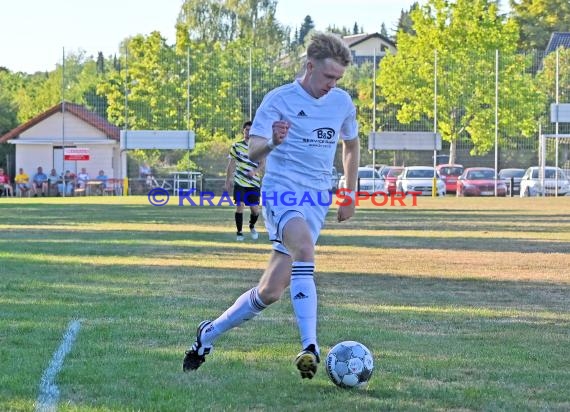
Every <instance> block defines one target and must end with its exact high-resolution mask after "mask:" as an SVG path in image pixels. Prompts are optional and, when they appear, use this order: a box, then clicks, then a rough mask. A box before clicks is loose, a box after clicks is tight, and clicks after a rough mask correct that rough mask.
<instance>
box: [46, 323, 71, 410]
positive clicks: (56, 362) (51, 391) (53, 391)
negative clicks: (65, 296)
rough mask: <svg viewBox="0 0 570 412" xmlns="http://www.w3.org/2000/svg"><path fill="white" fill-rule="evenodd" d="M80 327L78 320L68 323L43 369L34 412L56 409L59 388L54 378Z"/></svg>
mask: <svg viewBox="0 0 570 412" xmlns="http://www.w3.org/2000/svg"><path fill="white" fill-rule="evenodd" d="M80 327H81V323H80V322H79V321H78V320H74V321H72V322H70V323H69V327H68V328H67V331H66V332H65V334H64V335H63V339H62V341H61V344H60V345H59V348H58V349H57V351H56V352H55V353H54V354H53V357H52V358H51V362H50V364H49V366H48V367H47V369H46V370H45V371H44V373H43V375H42V379H41V380H40V394H39V395H38V399H37V401H36V412H48V411H50V412H53V411H55V410H56V409H57V401H58V398H59V389H58V387H57V385H56V384H55V378H56V376H57V374H58V373H59V371H60V370H61V368H62V366H63V360H64V359H65V356H66V355H67V354H68V353H69V352H70V351H71V346H72V345H73V342H74V341H75V338H76V337H77V333H78V332H79V328H80Z"/></svg>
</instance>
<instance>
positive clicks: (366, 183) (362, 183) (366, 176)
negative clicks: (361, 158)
mask: <svg viewBox="0 0 570 412" xmlns="http://www.w3.org/2000/svg"><path fill="white" fill-rule="evenodd" d="M358 184H359V186H358V190H359V191H361V192H366V193H368V194H372V193H374V192H382V189H383V187H384V181H383V180H382V178H381V177H380V174H379V173H378V171H377V170H374V169H373V168H371V167H359V168H358ZM338 187H339V189H343V188H346V180H345V177H344V175H342V176H341V178H340V181H339V182H338Z"/></svg>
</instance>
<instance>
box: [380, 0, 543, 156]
mask: <svg viewBox="0 0 570 412" xmlns="http://www.w3.org/2000/svg"><path fill="white" fill-rule="evenodd" d="M411 18H412V21H413V29H414V31H415V32H416V34H415V35H413V34H409V33H406V32H403V31H400V32H399V33H398V53H397V54H396V55H388V56H386V57H385V58H384V59H383V60H382V61H381V64H380V66H381V68H380V74H379V83H380V85H381V90H382V93H383V94H384V95H385V97H386V99H387V101H388V102H389V103H392V104H396V105H398V107H399V110H398V115H397V117H398V120H399V121H400V122H402V123H409V122H412V121H414V120H415V121H418V120H420V119H421V118H428V119H433V118H434V61H435V53H436V52H437V79H438V81H437V83H438V94H437V125H438V131H439V132H440V133H441V134H442V137H443V139H445V140H447V141H449V142H450V144H451V145H450V146H451V149H450V161H452V162H453V161H455V149H456V143H457V141H458V139H460V138H461V139H468V140H469V141H470V142H471V143H472V144H473V150H472V153H473V154H476V153H479V154H484V153H487V152H488V151H489V150H491V148H492V147H493V144H494V129H495V127H494V121H495V75H494V73H495V67H494V66H495V50H499V51H500V56H501V67H500V73H499V78H500V84H499V87H500V90H499V96H500V99H501V101H500V105H499V122H500V123H499V128H500V129H501V130H508V131H509V133H511V134H512V135H515V133H516V134H517V135H520V136H523V137H530V136H531V135H532V133H533V132H535V130H536V119H537V116H538V113H540V112H541V111H542V110H543V102H544V96H543V95H542V94H541V93H540V92H539V91H538V90H537V88H536V87H535V86H534V84H533V81H532V78H531V76H530V74H528V73H527V72H526V71H525V68H526V66H527V62H526V61H525V56H520V55H517V54H516V43H517V39H518V37H517V26H516V23H514V22H513V21H512V20H508V19H505V18H504V17H502V16H500V15H499V14H498V8H497V5H496V4H495V3H494V2H492V1H488V0H457V2H455V3H453V4H451V3H447V2H445V1H443V0H429V1H428V3H427V4H426V5H425V6H423V7H421V8H416V9H414V10H413V11H412V12H411Z"/></svg>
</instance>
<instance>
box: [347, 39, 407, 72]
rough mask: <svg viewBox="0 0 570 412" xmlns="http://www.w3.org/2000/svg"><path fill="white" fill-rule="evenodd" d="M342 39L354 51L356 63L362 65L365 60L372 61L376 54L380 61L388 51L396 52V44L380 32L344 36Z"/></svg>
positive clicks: (353, 55) (353, 57)
mask: <svg viewBox="0 0 570 412" xmlns="http://www.w3.org/2000/svg"><path fill="white" fill-rule="evenodd" d="M342 40H343V41H344V42H345V43H346V45H347V46H348V47H349V48H350V51H351V52H352V60H353V62H354V64H356V65H360V64H362V63H364V62H365V61H370V62H372V61H373V60H374V56H376V62H379V61H380V60H381V59H382V57H384V56H385V55H386V53H388V52H389V53H391V54H396V44H395V43H394V42H393V41H392V40H390V39H389V38H387V37H385V36H383V35H381V34H380V33H370V34H368V33H361V34H354V35H351V36H343V38H342Z"/></svg>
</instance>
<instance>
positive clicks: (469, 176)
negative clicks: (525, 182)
mask: <svg viewBox="0 0 570 412" xmlns="http://www.w3.org/2000/svg"><path fill="white" fill-rule="evenodd" d="M495 177H496V174H495V170H494V169H492V168H490V167H468V168H467V169H465V170H464V171H463V174H462V175H461V176H459V178H458V179H457V196H495ZM506 195H507V184H506V183H505V181H504V180H501V179H499V178H498V177H497V196H506Z"/></svg>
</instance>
